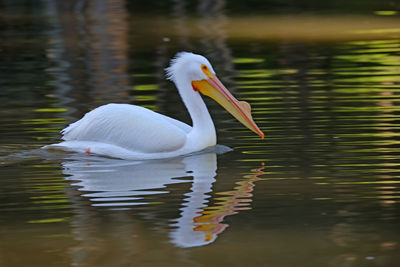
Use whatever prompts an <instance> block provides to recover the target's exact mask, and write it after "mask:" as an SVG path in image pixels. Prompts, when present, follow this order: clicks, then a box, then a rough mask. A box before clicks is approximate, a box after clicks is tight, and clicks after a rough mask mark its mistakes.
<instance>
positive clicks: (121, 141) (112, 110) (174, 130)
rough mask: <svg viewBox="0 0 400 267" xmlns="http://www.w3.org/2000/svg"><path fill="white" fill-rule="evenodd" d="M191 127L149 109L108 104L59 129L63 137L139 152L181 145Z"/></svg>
mask: <svg viewBox="0 0 400 267" xmlns="http://www.w3.org/2000/svg"><path fill="white" fill-rule="evenodd" d="M190 129H191V127H190V126H189V125H187V124H185V123H182V122H179V121H177V120H174V119H171V118H168V117H166V116H164V115H161V114H158V113H156V112H153V111H151V110H149V109H146V108H143V107H139V106H134V105H128V104H108V105H104V106H101V107H98V108H96V109H94V110H92V111H90V112H89V113H87V114H86V115H85V116H84V117H83V118H82V119H80V120H79V121H77V122H75V123H72V124H71V125H69V126H68V127H67V128H65V129H64V130H63V132H62V133H63V139H64V140H65V141H93V142H100V143H106V144H111V145H116V146H119V147H122V148H125V149H128V150H131V151H135V152H140V153H161V152H171V151H175V150H178V149H180V148H182V147H183V146H184V144H185V142H186V136H187V133H188V132H189V131H190Z"/></svg>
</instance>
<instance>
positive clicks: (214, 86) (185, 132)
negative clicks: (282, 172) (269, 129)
mask: <svg viewBox="0 0 400 267" xmlns="http://www.w3.org/2000/svg"><path fill="white" fill-rule="evenodd" d="M167 72H168V78H169V79H171V80H172V81H173V82H174V83H175V85H176V87H177V88H178V91H179V93H180V95H181V97H182V100H183V102H184V103H185V105H186V107H187V109H188V111H189V114H190V116H191V118H192V121H193V126H192V127H191V126H189V125H187V124H185V123H182V122H180V121H177V120H175V119H172V118H169V117H166V116H164V115H161V114H158V113H155V112H153V111H151V110H148V109H146V108H143V107H139V106H134V105H127V104H108V105H104V106H101V107H99V108H97V109H95V110H93V111H91V112H89V113H87V114H86V115H85V116H84V117H83V118H82V119H80V120H79V121H77V122H75V123H73V124H71V125H70V126H68V127H67V128H65V129H64V130H63V131H62V133H63V139H64V140H65V141H64V142H61V143H59V144H55V145H52V146H53V147H59V148H62V149H66V150H72V151H78V152H85V151H86V152H91V153H94V154H100V155H107V156H111V157H116V158H126V159H155V158H167V157H174V156H178V155H184V154H188V153H192V152H196V151H200V150H203V149H205V148H207V147H212V146H214V145H215V144H216V135H215V128H214V124H213V122H212V120H211V117H210V114H209V112H208V110H207V107H206V105H205V104H204V102H203V100H202V98H201V96H200V94H199V92H201V93H203V94H205V95H208V96H210V97H212V98H213V99H215V100H216V101H217V102H219V103H220V104H221V105H222V106H223V107H224V108H225V109H227V110H228V111H229V112H230V113H231V114H232V115H233V116H234V117H235V118H237V119H238V120H239V121H240V122H241V123H243V124H244V125H245V126H246V127H248V128H249V129H251V130H252V131H254V132H256V133H257V134H259V135H260V136H261V137H264V134H263V133H262V131H261V130H260V129H259V128H258V127H257V125H256V124H255V123H254V121H253V119H252V117H251V110H250V105H249V104H248V103H247V102H245V101H238V100H236V99H235V98H234V97H233V96H232V95H231V94H230V93H229V91H228V90H227V89H226V88H225V87H224V85H223V84H222V83H221V82H220V81H219V79H218V78H217V77H216V75H215V72H214V70H213V68H212V66H211V64H210V63H209V62H208V60H207V59H206V58H204V57H202V56H200V55H195V54H192V53H186V52H183V53H179V54H178V55H177V57H176V58H175V59H174V60H172V62H171V66H170V67H169V68H168V69H167Z"/></svg>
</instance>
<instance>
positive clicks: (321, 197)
mask: <svg viewBox="0 0 400 267" xmlns="http://www.w3.org/2000/svg"><path fill="white" fill-rule="evenodd" d="M9 2H10V1H6V2H4V3H3V6H4V9H3V10H2V11H1V16H0V17H1V20H2V25H3V26H1V27H0V38H1V40H2V41H1V42H0V86H1V93H0V97H1V103H2V104H1V108H0V125H1V128H0V157H1V158H0V163H1V169H0V170H1V172H0V188H1V189H0V190H1V194H0V199H1V200H0V237H1V241H2V242H0V263H1V265H4V266H23V265H29V266H72V265H73V266H132V265H138V266H159V265H162V266H188V265H196V266H256V265H258V266H397V265H398V264H399V263H400V256H399V255H400V253H399V251H400V250H399V246H400V244H399V242H400V233H399V228H398V225H399V223H400V212H399V197H400V194H399V184H400V180H399V177H400V171H399V165H400V161H399V156H400V128H399V123H400V90H399V86H400V54H399V52H400V41H399V32H400V28H399V26H398V25H400V24H399V22H400V19H399V17H398V16H397V15H396V11H393V10H392V13H391V14H392V15H390V13H388V11H390V10H386V13H385V12H384V11H385V10H384V9H382V7H376V6H373V5H370V7H371V10H370V12H368V10H367V11H366V10H363V11H362V12H359V13H357V12H354V13H352V12H349V13H347V14H344V15H343V14H340V12H336V13H335V14H329V12H328V13H327V14H325V15H324V16H321V15H320V14H314V13H311V14H310V13H301V14H297V12H289V11H293V10H292V9H290V8H288V7H280V8H282V9H279V8H278V7H277V6H273V7H272V10H275V11H276V10H278V9H279V10H281V11H282V10H283V11H282V13H284V14H281V13H280V12H275V13H274V14H268V12H266V13H265V14H260V12H261V10H256V11H257V12H256V11H254V13H252V12H247V13H246V16H245V15H243V14H240V12H239V10H240V8H238V7H237V6H236V5H235V4H234V3H232V4H231V5H228V4H226V5H219V6H218V5H217V6H214V7H213V8H212V9H211V11H212V12H209V13H206V12H204V11H205V10H209V7H208V6H207V5H205V6H202V5H200V4H199V5H198V6H196V7H193V6H191V5H189V6H185V5H182V4H180V1H176V3H175V2H174V4H171V7H170V9H165V8H164V7H163V6H162V4H160V6H158V8H154V9H152V8H150V7H146V6H143V7H142V9H135V5H134V1H133V2H132V3H123V1H87V2H84V1H72V2H71V4H56V3H54V1H40V5H27V4H26V3H25V4H21V3H19V1H16V2H15V3H14V2H13V3H14V4H12V3H11V2H10V3H9ZM256 2H257V1H256ZM350 2H351V1H350ZM207 8H208V9H207ZM285 8H287V10H288V11H287V12H284V11H285V10H286V9H285ZM298 8H299V7H296V9H294V11H297V10H298ZM321 8H322V7H321ZM372 9H373V10H372ZM300 10H302V9H301V8H300ZM335 10H336V11H337V10H340V9H335ZM271 12H272V11H271ZM382 12H383V13H382ZM393 12H394V13H393ZM261 13H262V12H261ZM190 14H192V15H193V14H194V16H191V15H190ZM207 14H208V15H207ZM288 14H289V15H288ZM308 25H310V26H308ZM181 50H188V51H194V52H198V53H201V54H203V55H206V56H207V57H208V58H209V59H210V61H211V62H212V64H213V66H214V69H215V70H216V72H217V73H218V75H219V77H220V79H221V80H222V81H223V82H224V83H225V85H226V86H227V87H228V88H229V89H230V90H231V91H232V92H233V94H235V95H236V96H237V97H238V98H239V99H243V100H246V101H248V102H250V103H251V104H252V107H253V112H254V119H255V121H256V122H257V124H258V125H259V126H260V127H261V129H262V130H263V131H264V132H265V133H266V138H265V139H264V140H262V139H260V138H259V137H257V136H256V135H254V134H253V133H252V132H250V131H249V130H247V129H245V128H244V127H242V126H241V125H240V124H239V123H238V122H236V121H235V120H234V119H233V118H232V117H230V115H229V114H227V113H226V112H225V111H223V110H222V109H221V108H220V107H219V106H218V104H216V103H214V102H213V101H210V100H208V99H206V102H207V105H208V107H209V110H210V112H211V115H212V116H213V118H214V121H215V124H216V128H217V133H218V143H219V144H221V145H225V146H229V147H231V148H233V149H234V150H233V151H231V152H228V153H223V154H219V153H218V154H217V153H215V152H214V151H209V152H207V153H203V154H200V155H193V156H188V157H180V158H174V159H168V160H155V161H139V162H130V161H122V160H115V159H106V158H101V157H95V156H87V155H76V154H66V153H61V152H60V153H54V152H45V151H42V150H40V147H42V146H43V145H46V144H50V143H54V142H58V141H59V140H60V135H59V131H60V130H61V129H62V128H64V127H65V126H66V125H68V124H69V123H71V122H73V121H76V120H77V119H79V118H80V117H81V116H82V115H83V114H85V113H86V112H88V111H89V110H91V109H93V108H95V107H97V106H99V105H101V104H105V103H110V102H119V103H130V104H136V105H141V106H145V107H147V108H150V109H152V110H155V111H157V112H161V113H163V114H166V115H168V116H171V117H174V118H177V119H180V120H182V121H185V122H187V123H190V120H189V116H188V115H187V113H186V110H185V109H184V106H183V104H181V102H180V99H179V96H178V94H177V92H176V89H175V88H174V86H173V84H171V83H170V82H168V81H166V80H165V78H164V68H165V67H166V66H167V65H168V61H169V59H170V58H171V57H172V56H173V55H174V54H175V53H176V52H178V51H181Z"/></svg>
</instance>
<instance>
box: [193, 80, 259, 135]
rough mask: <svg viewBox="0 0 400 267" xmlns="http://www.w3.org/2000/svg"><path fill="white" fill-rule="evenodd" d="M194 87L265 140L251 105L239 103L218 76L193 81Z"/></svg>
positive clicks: (244, 102)
mask: <svg viewBox="0 0 400 267" xmlns="http://www.w3.org/2000/svg"><path fill="white" fill-rule="evenodd" d="M210 76H211V75H210ZM192 86H193V89H194V90H197V91H200V92H201V93H202V94H204V95H207V96H209V97H211V98H212V99H214V100H215V101H217V102H218V103H219V104H220V105H221V106H223V107H224V108H225V109H226V110H227V111H228V112H229V113H230V114H232V116H233V117H235V118H236V119H237V120H238V121H240V122H241V123H242V124H243V125H244V126H246V127H247V128H249V129H250V130H252V131H253V132H255V133H256V134H258V135H259V136H261V138H264V133H263V132H262V131H261V130H260V129H259V128H258V126H257V125H256V124H255V122H254V121H253V118H252V116H251V107H250V104H249V103H247V102H246V101H238V100H237V99H236V98H235V97H234V96H233V95H232V94H231V93H230V92H229V91H228V89H226V87H225V86H224V85H223V84H222V83H221V81H220V80H219V79H218V78H217V76H215V75H214V76H211V77H210V78H209V79H207V80H200V81H192Z"/></svg>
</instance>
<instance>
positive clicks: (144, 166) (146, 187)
mask: <svg viewBox="0 0 400 267" xmlns="http://www.w3.org/2000/svg"><path fill="white" fill-rule="evenodd" d="M223 149H225V148H223ZM90 159H91V161H90V162H86V161H66V162H64V163H63V167H64V174H67V175H69V176H68V177H67V179H68V180H73V181H79V182H77V183H75V184H74V185H77V186H79V187H80V189H79V190H80V191H85V192H86V193H85V194H84V196H85V197H89V198H90V200H91V201H93V202H94V204H93V206H131V205H138V204H146V203H144V202H137V201H135V200H138V199H141V197H142V196H144V195H154V194H161V193H168V191H165V190H161V189H163V188H165V187H166V185H168V184H174V183H187V182H190V181H191V179H182V178H181V177H188V176H193V177H194V178H195V179H196V177H200V176H201V177H203V176H205V177H211V179H212V180H213V181H214V176H215V172H216V169H217V166H216V155H215V153H204V154H199V155H192V156H187V157H182V158H181V157H177V158H173V159H163V160H146V161H123V160H117V159H107V158H100V157H99V158H96V157H91V158H90ZM189 172H190V173H189ZM175 178H180V179H175ZM210 186H211V185H210ZM129 201H130V202H129Z"/></svg>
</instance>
